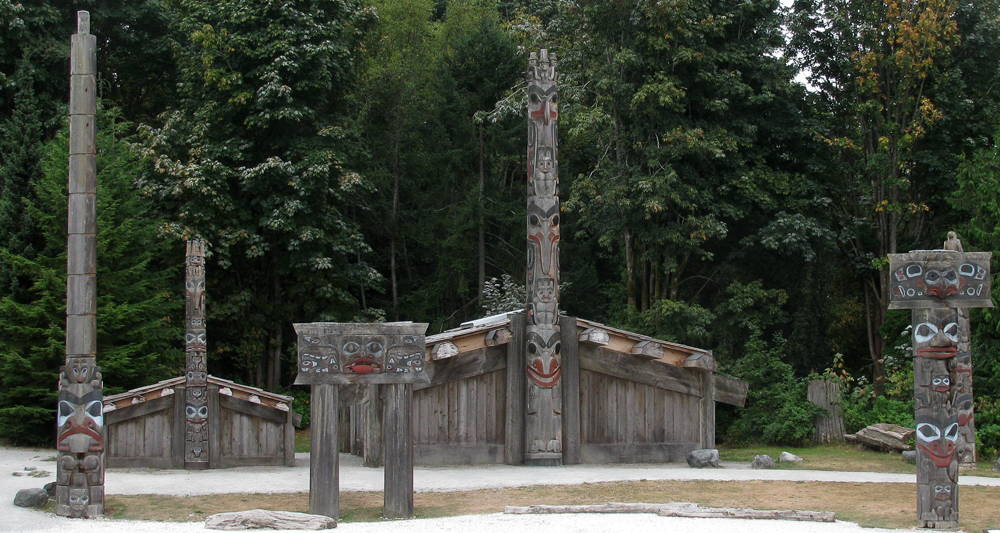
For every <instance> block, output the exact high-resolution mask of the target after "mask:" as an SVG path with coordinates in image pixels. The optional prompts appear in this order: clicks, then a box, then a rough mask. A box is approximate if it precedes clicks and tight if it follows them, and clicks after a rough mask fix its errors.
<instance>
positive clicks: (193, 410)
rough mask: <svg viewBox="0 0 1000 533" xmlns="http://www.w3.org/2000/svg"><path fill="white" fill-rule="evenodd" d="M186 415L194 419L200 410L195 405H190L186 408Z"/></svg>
mask: <svg viewBox="0 0 1000 533" xmlns="http://www.w3.org/2000/svg"><path fill="white" fill-rule="evenodd" d="M184 414H186V415H187V417H188V418H194V417H195V416H196V415H197V414H198V409H197V408H196V407H195V406H193V405H188V406H186V407H185V408H184Z"/></svg>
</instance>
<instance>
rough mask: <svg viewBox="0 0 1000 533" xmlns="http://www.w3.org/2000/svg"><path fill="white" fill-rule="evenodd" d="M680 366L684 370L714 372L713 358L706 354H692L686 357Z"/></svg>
mask: <svg viewBox="0 0 1000 533" xmlns="http://www.w3.org/2000/svg"><path fill="white" fill-rule="evenodd" d="M681 366H683V367H684V368H700V369H702V370H708V371H714V370H715V358H714V357H712V356H711V355H710V354H707V353H694V354H691V355H689V356H687V358H685V359H684V363H683V364H682V365H681Z"/></svg>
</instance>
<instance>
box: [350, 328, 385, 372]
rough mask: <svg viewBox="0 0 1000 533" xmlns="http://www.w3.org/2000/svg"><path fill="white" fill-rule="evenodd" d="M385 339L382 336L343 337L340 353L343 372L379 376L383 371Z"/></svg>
mask: <svg viewBox="0 0 1000 533" xmlns="http://www.w3.org/2000/svg"><path fill="white" fill-rule="evenodd" d="M385 344H386V339H385V337H384V336H382V335H351V336H345V337H344V338H343V341H342V342H341V345H340V346H341V348H340V353H341V357H342V360H343V366H344V372H345V373H348V374H381V373H382V372H383V371H384V369H385V354H386V346H385Z"/></svg>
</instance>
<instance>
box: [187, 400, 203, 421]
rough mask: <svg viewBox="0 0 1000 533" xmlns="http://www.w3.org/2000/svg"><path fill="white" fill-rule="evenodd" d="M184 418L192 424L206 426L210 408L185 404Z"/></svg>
mask: <svg viewBox="0 0 1000 533" xmlns="http://www.w3.org/2000/svg"><path fill="white" fill-rule="evenodd" d="M184 416H185V417H186V418H187V419H188V421H189V422H191V423H192V424H204V423H205V422H206V421H207V420H208V406H207V405H195V404H190V403H189V404H185V405H184Z"/></svg>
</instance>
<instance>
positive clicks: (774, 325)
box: [0, 0, 1000, 456]
mask: <svg viewBox="0 0 1000 533" xmlns="http://www.w3.org/2000/svg"><path fill="white" fill-rule="evenodd" d="M998 1H1000V0H886V1H882V0H877V1H876V0H794V2H793V3H792V4H791V5H787V6H785V7H782V6H781V5H780V4H779V2H778V1H777V0H660V1H658V0H604V1H598V0H464V1H458V0H269V1H265V0H256V1H254V0H210V1H209V0H104V1H101V2H97V1H96V0H89V1H86V0H73V1H66V0H61V1H56V0H0V437H2V438H4V439H6V440H8V441H10V442H13V443H16V444H36V445H50V444H51V438H52V434H53V433H54V424H53V423H52V419H53V408H54V406H55V403H56V383H57V372H58V367H59V366H60V365H61V363H62V360H63V335H64V333H63V328H64V319H63V317H64V314H65V289H64V287H65V266H64V265H65V239H66V236H65V233H66V232H65V228H66V226H65V213H66V197H65V184H66V168H67V164H66V161H67V155H66V152H67V150H66V145H67V126H66V122H67V120H66V113H67V99H68V76H67V72H68V60H67V57H68V50H69V34H70V33H72V32H73V31H75V25H74V21H75V12H76V10H78V9H86V10H89V11H90V12H91V16H92V21H93V22H92V32H93V33H94V34H95V35H97V37H98V68H99V74H98V79H99V81H98V92H99V98H100V112H99V114H100V116H99V122H98V123H99V128H100V135H99V140H98V151H99V155H98V166H99V174H98V175H99V196H98V210H99V227H100V235H99V244H98V247H99V249H98V261H99V266H98V279H99V280H100V284H99V289H98V294H99V314H98V328H99V333H98V335H99V341H98V345H99V354H98V361H99V364H100V365H101V366H102V368H103V372H104V383H105V387H106V389H105V390H106V393H114V392H120V391H123V390H126V389H129V388H133V387H137V386H141V385H145V384H149V383H152V382H155V381H157V380H160V379H165V378H169V377H172V376H175V375H179V374H180V373H182V368H183V359H184V358H183V352H182V334H183V330H182V328H183V280H182V275H183V269H182V265H183V259H184V258H183V254H184V246H183V239H184V238H189V237H200V238H203V239H205V240H207V241H208V243H209V246H210V248H209V257H208V268H207V275H208V283H207V287H208V290H207V294H208V302H209V303H208V324H209V329H208V331H209V334H208V336H209V349H210V353H209V370H210V372H211V373H212V374H214V375H217V376H222V377H226V378H231V379H235V380H238V381H241V382H244V383H249V384H253V385H258V386H262V387H265V388H267V389H269V390H274V391H285V392H289V393H292V394H295V395H296V396H297V398H298V401H297V402H296V403H297V404H298V405H297V407H296V408H297V409H298V410H302V411H303V412H308V411H307V407H306V403H307V401H308V394H307V393H306V392H305V391H304V390H301V388H294V387H292V386H291V382H292V380H293V378H294V354H295V350H294V342H295V336H294V333H293V332H292V330H291V324H292V322H304V321H319V320H332V321H353V320H362V321H371V320H383V319H384V320H396V319H402V320H413V321H425V322H430V324H431V326H430V332H432V333H433V332H436V331H440V330H443V329H446V328H449V327H455V326H457V325H458V324H460V323H461V322H463V321H466V320H469V319H472V318H476V317H479V316H482V315H484V314H487V313H496V312H503V311H507V310H510V309H512V308H517V307H519V306H521V305H522V303H521V302H523V300H524V294H523V291H524V288H523V283H522V280H523V278H524V265H525V253H526V252H525V249H526V246H525V236H524V231H525V230H524V208H525V194H526V177H525V160H524V158H525V128H526V125H525V117H524V116H523V114H524V111H523V109H524V106H523V102H524V98H525V83H524V75H523V72H524V69H525V66H526V62H527V53H528V51H530V50H534V49H537V48H540V47H545V48H548V49H549V50H550V51H554V52H555V53H556V54H557V56H558V58H559V61H560V63H559V71H560V73H561V81H560V100H561V102H560V107H561V117H560V126H561V132H560V153H559V164H560V167H561V168H560V178H561V196H562V201H563V204H562V206H563V207H562V209H563V217H562V220H563V230H562V236H563V238H562V250H561V264H562V280H563V284H564V286H563V288H562V298H561V302H560V305H561V309H562V310H564V311H565V312H567V313H568V314H570V315H573V316H581V317H585V318H587V319H591V320H598V321H602V322H606V323H608V324H610V325H614V326H618V327H622V328H627V329H631V330H634V331H637V332H641V333H644V334H648V335H653V336H656V337H659V338H663V339H668V340H672V341H676V342H681V343H685V344H690V345H696V346H699V347H705V348H709V349H711V350H713V351H714V354H715V356H716V358H717V360H718V361H719V363H720V366H721V370H722V371H723V372H726V373H729V374H732V375H736V376H739V377H741V378H743V379H746V380H747V381H748V382H749V383H750V398H749V404H748V406H747V408H745V409H742V410H727V409H722V410H721V412H720V417H719V421H720V427H719V437H720V439H722V440H724V441H727V442H730V443H739V442H773V443H801V442H806V441H808V439H809V437H810V435H811V431H812V429H811V428H812V425H811V423H810V420H811V418H812V416H814V414H815V411H814V409H812V408H811V407H810V405H809V404H808V403H807V402H806V401H805V388H804V384H805V380H806V379H807V378H808V377H810V376H815V375H817V374H820V375H826V376H828V377H830V378H832V379H838V380H841V381H842V382H843V384H844V386H845V390H846V391H847V395H846V398H845V400H844V408H845V413H846V417H847V424H848V430H854V429H857V428H858V427H860V426H864V425H867V424H869V423H874V422H896V423H901V424H904V425H909V424H912V413H913V410H912V396H913V395H912V368H911V367H912V363H911V361H910V353H909V349H908V346H909V344H910V342H909V331H908V326H909V313H908V312H906V311H894V312H888V311H886V306H887V295H886V291H885V287H886V283H887V277H886V276H887V268H886V267H887V258H886V254H888V253H893V252H899V251H907V250H910V249H920V248H937V247H939V246H940V245H941V242H942V241H943V240H944V238H945V234H946V232H947V231H949V230H954V231H957V232H958V233H959V235H960V237H961V238H962V239H963V241H964V244H965V249H966V251H972V250H984V251H994V252H997V251H1000V146H998V144H1000V85H998V81H1000V6H998ZM994 271H995V272H996V271H997V269H996V268H994ZM972 316H973V327H974V333H973V339H974V355H973V360H974V364H975V387H976V398H977V405H976V423H977V426H978V434H979V439H980V451H981V453H982V454H983V455H984V456H989V455H991V454H996V453H997V451H998V449H1000V312H998V311H994V310H976V311H975V312H974V313H973V315H972Z"/></svg>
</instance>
